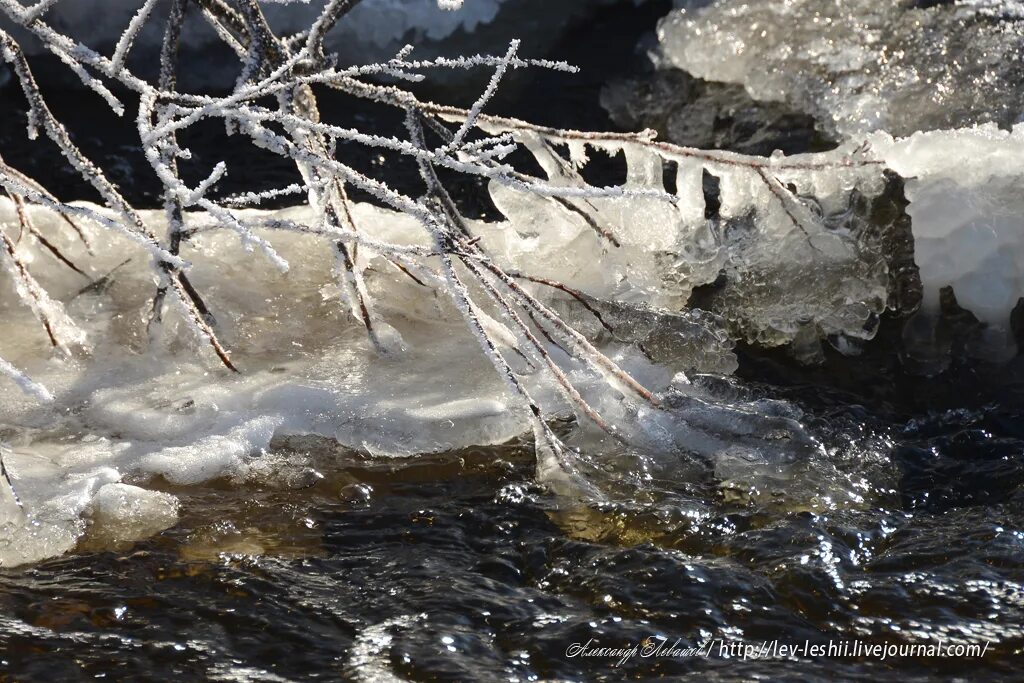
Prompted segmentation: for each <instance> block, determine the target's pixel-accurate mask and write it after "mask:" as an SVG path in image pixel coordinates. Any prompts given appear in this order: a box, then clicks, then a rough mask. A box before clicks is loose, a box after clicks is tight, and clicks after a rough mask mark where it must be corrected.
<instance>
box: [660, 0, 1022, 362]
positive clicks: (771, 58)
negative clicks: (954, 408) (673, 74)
mask: <svg viewBox="0 0 1024 683" xmlns="http://www.w3.org/2000/svg"><path fill="white" fill-rule="evenodd" d="M698 5H699V6H698V7H695V8H689V9H683V10H679V11H676V12H673V13H672V14H670V15H669V16H668V17H667V18H666V19H664V20H663V21H662V23H661V25H660V29H659V37H660V42H661V52H660V56H659V58H660V59H661V60H663V61H664V63H665V64H669V65H672V66H675V67H677V68H681V69H684V70H686V71H688V72H689V73H691V74H693V75H695V76H699V77H701V78H705V79H708V80H714V81H723V82H728V83H739V84H742V85H743V86H745V88H746V89H747V91H748V92H749V93H750V94H751V95H752V96H754V97H755V98H756V99H759V100H768V101H773V100H774V101H786V102H788V103H789V104H791V105H794V106H796V107H798V108H799V109H801V110H803V111H805V112H807V113H809V114H811V115H813V116H814V117H815V119H816V120H817V122H818V123H819V125H821V126H823V127H824V128H825V129H826V130H827V131H828V132H830V133H832V134H836V135H838V136H839V137H840V139H847V140H852V141H861V140H867V141H869V143H870V144H871V145H872V147H873V149H874V153H875V154H876V155H877V156H878V158H880V159H882V160H884V161H885V162H886V164H887V166H888V167H889V168H891V169H893V170H895V171H896V172H898V173H899V174H900V175H901V176H902V177H903V178H905V179H907V184H906V195H907V199H908V200H909V201H910V205H909V208H908V209H907V212H908V214H909V216H910V217H911V220H912V230H913V234H914V243H915V244H914V257H915V261H916V263H917V265H918V267H919V269H920V277H921V281H922V287H923V290H924V297H925V298H924V302H923V308H922V312H921V314H920V315H919V316H918V317H917V318H916V319H915V320H914V321H912V323H911V325H910V326H909V327H908V329H907V335H906V338H907V343H908V347H909V350H910V352H911V353H913V354H917V355H920V356H921V358H922V359H926V358H927V360H926V361H925V362H924V366H923V368H924V369H925V371H927V372H935V371H938V370H940V369H941V368H942V367H943V366H944V364H945V363H946V362H947V361H948V348H944V345H945V346H948V340H947V341H945V342H944V341H943V340H941V339H939V337H940V336H941V335H940V334H938V332H937V330H936V320H937V318H938V309H939V292H940V290H941V289H942V288H943V287H947V286H948V287H952V290H953V292H954V294H955V296H956V300H957V303H958V304H959V305H960V306H962V307H963V308H966V309H968V310H969V311H971V312H972V313H973V314H974V315H975V316H976V317H977V318H978V319H979V320H980V321H981V322H982V323H984V324H985V329H984V330H983V331H982V332H981V333H980V335H979V338H977V339H974V340H973V341H972V343H971V344H970V345H969V349H970V350H971V351H972V352H973V353H975V354H976V355H978V356H980V357H983V358H988V359H991V360H1005V359H1006V358H1009V357H1012V356H1013V355H1014V354H1015V352H1016V344H1015V342H1014V339H1013V334H1012V332H1011V330H1010V316H1011V312H1012V311H1013V309H1014V308H1015V306H1016V305H1017V302H1018V300H1019V299H1020V298H1021V296H1024V287H1022V282H1024V259H1022V252H1021V245H1022V244H1024V223H1022V221H1021V220H1020V219H1019V213H1020V211H1019V209H1020V203H1019V201H1018V200H1017V199H1016V196H1017V194H1018V193H1019V189H1020V187H1021V185H1022V180H1024V173H1022V172H1021V164H1020V161H1019V160H1020V159H1021V158H1022V157H1021V155H1020V152H1021V146H1020V145H1021V138H1020V136H1021V132H1020V127H1019V126H1015V127H1014V128H1013V132H1010V131H1009V130H1007V129H1008V128H1009V127H1010V126H1011V125H1014V124H1017V123H1018V122H1019V121H1020V120H1021V118H1022V116H1024V69H1022V65H1021V59H1022V57H1021V54H1022V52H1021V49H1020V48H1021V46H1022V44H1024V39H1022V36H1024V14H1022V12H1021V10H1020V6H1019V3H1016V2H1005V1H1000V0H957V1H956V2H942V3H919V2H894V3H878V2H870V1H868V0H856V1H853V2H842V3H837V2H831V1H828V0H794V1H792V2H784V3H780V2H768V1H762V2H733V1H732V0H722V1H719V2H714V3H698ZM972 124H976V125H973V126H972ZM997 124H998V126H999V127H1001V128H1002V130H1000V129H999V128H997ZM941 129H949V130H941ZM873 131H874V132H875V133H874V134H871V133H872V132H873ZM922 131H924V132H922ZM869 134H871V135H869ZM890 136H896V137H897V138H900V137H901V136H902V137H906V138H907V139H904V140H898V141H895V142H894V141H893V139H892V137H890ZM907 136H909V137H907Z"/></svg>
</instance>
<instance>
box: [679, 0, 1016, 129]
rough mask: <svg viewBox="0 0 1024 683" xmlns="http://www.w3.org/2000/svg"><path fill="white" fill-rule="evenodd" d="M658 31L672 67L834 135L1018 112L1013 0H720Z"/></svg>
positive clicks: (937, 125)
mask: <svg viewBox="0 0 1024 683" xmlns="http://www.w3.org/2000/svg"><path fill="white" fill-rule="evenodd" d="M700 4H705V3H700ZM659 32H660V39H661V46H662V50H663V53H664V58H665V59H666V60H667V61H668V62H670V63H671V64H673V65H675V66H676V67H678V68H681V69H683V70H685V71H688V72H690V73H691V74H693V75H695V76H699V77H700V78H704V79H707V80H712V81H725V82H729V83H740V84H743V85H744V86H745V87H746V88H747V90H748V91H749V92H750V93H751V95H753V96H754V97H755V98H756V99H759V100H786V101H788V102H790V103H791V104H794V105H796V106H797V107H798V108H800V109H802V110H803V111H805V112H807V113H809V114H812V115H813V116H814V117H815V118H816V119H817V120H818V122H819V123H820V124H821V125H823V126H825V127H826V128H827V129H828V130H830V131H832V132H837V133H839V134H840V135H842V136H848V137H849V136H856V135H860V134H863V133H867V132H871V131H875V130H884V131H887V132H889V133H890V134H892V135H896V136H906V135H910V134H912V133H914V132H915V131H919V130H932V129H943V128H959V127H962V126H966V125H971V124H976V123H987V122H994V123H997V124H999V125H1001V126H1003V127H1007V126H1009V125H1010V124H1014V123H1017V122H1018V121H1019V120H1020V119H1021V115H1022V113H1024V87H1022V85H1024V78H1022V77H1024V64H1022V62H1021V60H1022V56H1021V55H1022V54H1024V50H1022V48H1024V12H1022V11H1021V7H1020V3H1018V2H1012V1H1007V0H956V1H952V2H916V1H912V0H900V1H898V2H895V1H894V2H877V1H876V0H843V1H842V2H836V1H835V0H787V1H786V2H776V1H775V0H754V1H752V2H750V1H743V2H741V1H740V0H722V1H720V2H715V3H712V4H710V5H709V6H707V7H701V8H699V9H689V10H680V11H677V12H674V13H672V14H670V15H669V16H668V17H667V18H666V19H664V20H663V21H662V23H661V25H660V29H659Z"/></svg>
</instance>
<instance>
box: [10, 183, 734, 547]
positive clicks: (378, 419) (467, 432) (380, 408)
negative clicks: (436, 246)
mask: <svg viewBox="0 0 1024 683" xmlns="http://www.w3.org/2000/svg"><path fill="white" fill-rule="evenodd" d="M13 211H14V207H13V205H12V203H11V202H10V201H8V200H6V199H4V200H0V222H4V223H10V222H11V221H13V220H16V219H15V218H14V215H13ZM29 211H30V213H31V215H32V219H33V222H34V224H35V225H36V226H37V227H38V229H39V230H40V231H41V232H43V233H45V234H52V235H54V239H55V240H57V242H58V243H59V244H60V247H61V249H62V250H64V251H65V253H66V254H67V255H68V257H69V258H71V259H75V260H80V262H82V263H90V264H91V267H92V269H93V273H92V277H93V278H95V279H97V280H100V282H99V286H96V285H93V286H89V283H88V281H87V280H85V278H83V277H82V276H81V275H79V274H76V273H74V272H73V271H71V270H70V269H68V268H65V267H64V266H63V265H61V264H60V263H59V262H57V261H56V260H54V259H50V260H49V261H47V260H45V259H42V258H39V259H37V260H36V261H35V262H33V271H34V272H35V273H36V275H37V277H38V278H39V279H40V282H41V283H42V285H43V286H45V287H46V289H47V291H49V292H50V293H51V294H52V295H53V296H54V297H55V298H56V299H57V300H60V301H62V302H63V303H64V306H65V308H66V310H67V313H68V315H69V316H70V317H72V318H73V319H75V320H77V321H81V323H82V327H83V329H84V330H85V331H86V332H87V333H88V335H89V337H90V339H92V340H93V343H94V346H93V352H92V353H91V354H90V353H88V352H87V351H86V350H84V349H77V350H76V351H75V352H74V354H73V357H72V358H70V359H64V360H62V359H60V358H56V357H53V355H52V351H51V350H50V345H49V342H48V340H47V338H46V335H45V334H44V333H43V331H42V329H41V327H40V326H39V325H38V323H37V322H36V321H35V320H34V318H33V317H32V312H31V310H29V309H27V308H26V307H24V306H22V305H20V304H19V303H18V302H17V301H16V299H15V298H14V297H13V296H10V293H8V295H5V296H4V297H2V298H0V310H2V314H3V316H4V320H5V325H6V326H7V327H6V328H5V329H7V330H8V333H6V334H5V335H3V337H2V338H0V354H2V357H4V358H7V359H10V362H11V364H12V365H13V366H15V367H17V368H19V369H23V370H24V373H25V374H27V375H28V376H31V377H32V380H33V381H34V382H36V383H38V384H39V385H40V386H45V387H47V389H48V391H50V392H51V393H52V395H53V397H54V400H53V401H52V402H51V403H39V402H37V401H36V400H34V399H33V398H29V397H27V396H26V394H24V393H23V392H22V390H21V388H20V387H19V385H18V384H17V383H15V382H13V381H11V380H10V379H8V378H6V377H0V381H2V382H3V384H2V385H0V423H2V424H4V425H5V427H4V429H5V432H4V434H5V436H4V439H5V441H6V442H7V443H8V444H9V450H5V452H4V464H5V467H6V469H7V471H8V472H9V474H10V478H11V481H12V483H13V485H14V490H15V491H16V492H17V494H18V495H19V496H20V498H21V501H22V503H23V504H24V510H25V515H26V519H25V520H22V521H19V520H17V519H13V512H12V514H5V519H3V520H2V521H3V523H4V524H5V527H4V532H3V534H2V538H4V540H5V543H4V545H3V547H0V565H3V566H9V565H12V564H20V563H23V562H30V561H34V560H37V559H40V558H43V557H48V556H52V555H57V554H60V553H63V552H66V551H68V550H69V549H71V548H73V547H75V546H76V544H79V543H81V542H82V538H83V535H86V534H88V538H89V539H91V542H96V539H97V538H99V539H103V538H106V539H113V540H112V541H111V542H115V541H116V542H117V543H120V542H122V541H125V540H127V539H131V538H137V537H141V536H145V535H146V534H148V533H152V532H153V531H154V530H157V528H158V527H161V526H162V525H166V524H169V523H171V522H170V521H169V520H171V514H170V511H171V510H172V508H173V502H172V501H171V500H170V499H169V498H166V497H163V496H162V494H161V496H160V497H153V496H149V495H148V494H146V495H144V494H141V493H138V492H137V491H135V490H134V489H125V488H113V489H111V488H109V485H111V484H122V483H125V482H124V481H123V480H124V478H125V477H130V481H131V483H132V485H137V486H143V487H145V486H146V482H147V481H151V480H154V479H157V478H159V479H160V480H164V481H168V482H171V483H173V484H175V485H185V486H187V485H193V484H197V483H201V482H205V481H210V480H214V479H223V480H231V481H248V480H251V479H252V478H253V477H257V478H258V477H259V476H261V475H260V472H261V471H262V469H261V467H260V466H258V465H256V464H254V460H253V457H254V456H258V455H259V454H260V453H262V452H265V451H267V450H269V449H271V448H272V441H273V440H274V439H280V438H285V437H287V436H289V435H302V436H306V435H315V436H319V437H321V438H324V439H328V440H330V441H332V442H337V443H340V444H342V445H344V446H348V447H351V448H353V449H356V450H359V451H362V452H365V453H370V454H373V455H374V456H375V457H388V456H408V455H414V454H423V453H432V452H448V451H452V450H457V449H459V448H464V447H467V446H470V445H487V444H496V443H503V442H505V441H508V440H509V439H512V438H514V437H518V436H520V435H521V434H523V433H524V432H528V431H529V423H528V421H526V420H525V419H524V417H523V414H522V412H521V411H519V410H518V406H517V405H516V404H515V402H514V400H512V398H510V396H509V395H508V394H507V393H506V390H505V387H504V385H503V383H502V382H501V379H500V377H498V375H496V374H495V373H494V371H493V368H491V367H490V365H489V364H488V362H487V361H486V359H485V358H484V357H483V356H482V355H481V354H480V353H478V352H477V351H476V347H475V342H474V341H473V339H472V337H471V336H470V335H469V332H468V330H467V328H466V326H465V322H464V321H463V320H462V319H461V317H460V316H459V315H458V313H457V311H456V310H455V309H454V307H453V306H452V305H451V303H449V302H448V301H447V300H446V299H445V298H439V297H438V296H436V295H435V293H434V291H433V290H432V289H430V288H426V287H423V286H422V285H420V284H418V283H416V282H415V281H413V280H412V279H411V278H409V277H408V276H407V275H405V274H404V273H402V272H401V271H399V270H398V269H396V268H395V267H394V266H393V265H391V264H389V263H388V262H386V261H384V260H383V259H380V258H379V257H376V256H373V255H372V254H370V252H369V250H360V254H359V260H360V266H361V267H362V268H363V272H364V275H365V277H366V281H367V286H368V288H369V291H370V294H371V296H373V297H374V298H375V300H376V302H377V307H378V311H379V315H380V316H381V318H382V320H384V321H387V322H388V323H389V324H390V325H392V326H394V328H395V329H396V330H397V332H398V333H400V334H401V336H402V338H403V339H404V340H405V342H406V346H405V348H404V350H401V351H400V352H397V353H395V354H389V355H387V356H381V355H379V354H378V353H377V351H376V350H375V349H374V348H373V347H372V345H371V344H370V342H369V341H368V340H367V337H366V334H365V330H364V329H363V328H362V326H361V325H360V324H358V323H357V322H356V321H355V320H353V319H352V317H351V315H350V313H349V312H348V311H347V310H346V309H345V308H344V307H343V306H341V305H340V302H339V301H338V293H337V288H336V286H335V285H334V284H333V274H332V265H333V256H332V254H331V250H330V249H329V248H325V246H326V245H324V244H323V243H322V242H321V241H320V240H319V238H317V237H315V236H303V235H300V234H297V233H277V234H274V235H273V241H274V245H275V247H276V248H277V249H278V250H279V251H280V253H281V254H282V255H283V256H284V257H286V258H287V259H288V261H289V263H290V264H291V268H290V269H289V271H288V272H287V273H282V272H280V271H279V270H277V269H276V268H275V267H274V265H273V263H271V262H269V261H268V260H267V259H265V258H263V257H262V255H260V254H259V253H252V252H246V251H244V250H242V249H239V248H238V247H237V236H234V235H233V234H231V233H230V231H216V232H209V233H204V234H200V235H197V236H195V237H194V238H193V240H192V242H191V244H192V245H193V246H192V247H190V249H195V250H196V251H194V252H192V251H189V252H186V253H184V254H183V255H185V256H186V257H189V253H191V254H192V255H193V256H194V255H195V254H196V253H199V252H201V253H202V256H203V258H202V259H197V260H196V261H195V264H194V265H193V267H192V268H191V269H190V276H191V278H192V281H193V282H194V283H195V285H196V286H197V287H198V288H200V289H201V290H202V291H203V293H204V296H205V297H207V299H208V301H210V302H211V305H212V306H213V311H214V314H215V316H216V318H217V321H218V331H219V332H220V334H221V337H222V339H224V341H225V343H226V344H228V345H229V346H230V347H231V348H232V351H233V353H234V359H235V362H236V363H237V365H238V366H239V368H240V370H241V374H238V375H235V374H233V373H230V372H229V371H227V370H225V369H224V368H223V367H220V366H218V365H217V364H216V359H215V358H210V359H208V360H204V355H203V352H204V348H203V346H202V343H201V342H198V341H196V340H195V338H194V337H193V335H192V334H191V332H190V330H188V328H187V327H186V324H185V322H184V321H183V320H181V319H180V318H179V317H178V316H177V315H176V314H175V313H173V312H172V313H170V314H169V315H168V316H167V318H166V320H165V322H164V329H163V330H162V331H161V332H160V333H159V334H157V335H154V336H153V338H152V340H151V339H150V337H149V335H148V334H147V332H146V328H145V321H146V318H147V311H148V309H149V306H150V300H151V297H152V296H153V293H154V291H155V286H156V283H155V281H154V279H153V276H152V274H151V271H150V270H149V267H148V255H147V254H146V253H145V251H144V250H143V249H141V248H140V247H139V246H138V245H135V244H133V243H131V242H129V241H128V240H127V239H126V238H124V237H123V236H120V235H119V234H117V233H114V232H111V231H98V232H96V234H95V235H94V243H93V246H94V248H95V252H96V257H94V258H92V259H91V260H90V259H86V258H85V252H84V247H83V246H82V244H81V243H80V242H77V241H76V240H75V239H73V238H71V237H63V236H60V235H61V230H60V227H59V226H60V223H59V220H58V219H57V218H56V217H55V216H54V215H53V214H51V213H50V212H48V211H47V210H44V209H41V208H39V207H30V208H29ZM309 212H310V209H309V208H308V207H305V208H303V207H300V208H295V209H288V210H284V211H282V212H278V213H276V214H275V215H276V216H277V217H279V218H283V217H290V218H293V219H303V218H305V220H309V218H308V215H307V214H308V213H309ZM354 212H355V217H356V219H357V221H358V223H359V225H360V226H361V229H362V230H365V231H366V234H368V235H372V236H373V237H375V238H377V239H387V240H389V241H392V242H395V243H406V244H416V243H426V234H425V232H424V231H423V230H422V228H421V226H419V224H418V223H417V222H416V221H415V220H414V219H412V218H409V217H406V216H403V215H401V214H396V213H393V212H391V211H386V210H383V209H378V208H374V207H372V206H370V205H366V204H359V205H356V206H355V207H354ZM144 217H145V219H146V220H147V221H148V222H151V223H152V225H153V227H154V229H155V230H157V231H163V230H165V229H166V226H165V224H164V223H163V215H162V212H155V211H154V212H145V213H144ZM187 220H188V222H191V221H193V220H194V221H197V222H200V223H202V222H203V220H202V218H201V217H200V216H198V215H196V214H193V215H190V217H189V218H188V219H187ZM575 229H576V230H577V231H578V232H581V231H583V230H586V231H590V230H591V229H590V228H589V227H588V226H583V227H582V228H580V227H579V226H576V227H575ZM474 230H477V231H479V233H480V234H481V235H482V236H483V239H484V240H485V241H486V242H487V243H488V244H491V245H496V244H498V243H499V242H501V241H504V242H506V243H507V245H508V246H507V248H504V249H501V250H500V253H501V254H502V257H503V258H505V259H508V260H509V261H510V263H512V264H513V265H515V263H516V259H517V258H526V256H524V254H527V253H528V251H527V250H526V249H525V247H524V245H523V244H521V242H522V241H523V238H520V237H517V236H513V235H512V234H511V233H516V235H518V232H517V231H516V230H515V229H514V228H512V227H510V225H509V224H506V223H499V224H484V223H479V224H474ZM528 239H529V238H527V240H528ZM21 250H22V251H27V248H26V247H25V246H23V247H21ZM578 256H579V257H580V259H581V263H580V267H579V268H577V270H578V271H579V276H578V278H568V279H567V282H569V283H570V284H572V285H575V286H581V285H582V284H583V283H584V282H585V281H598V279H597V278H595V277H594V276H593V274H592V273H591V272H590V271H595V270H599V269H600V268H599V263H598V261H597V260H596V259H594V258H591V257H589V256H588V255H587V254H584V253H582V252H580V253H579V254H578ZM126 258H127V259H129V261H128V262H127V263H124V261H125V259H126ZM520 265H522V264H521V263H520ZM107 274H109V276H107ZM104 276H107V277H104ZM101 278H102V279H101ZM535 287H536V288H537V291H538V295H539V296H541V297H542V298H544V299H546V300H548V301H550V302H551V303H552V305H555V306H565V305H566V303H565V300H566V299H569V298H570V297H566V296H565V295H564V294H562V293H561V292H559V291H556V290H552V289H550V288H548V287H544V286H542V285H535ZM597 292H598V293H601V294H604V293H605V292H602V291H600V290H597ZM621 315H622V314H621V313H620V317H621ZM651 315H652V314H648V317H650V316H651ZM617 321H618V319H617V318H616V322H617ZM655 322H656V320H655V321H652V322H649V323H648V333H647V334H645V335H644V338H647V337H648V336H650V335H651V334H653V333H654V332H655V328H656V325H655ZM496 324H497V323H496ZM715 330H716V328H715V322H714V320H713V319H707V320H703V321H690V322H689V323H688V326H683V327H677V328H673V329H672V331H670V332H669V331H666V332H665V333H666V334H676V335H679V336H681V337H682V338H690V337H692V338H693V339H700V337H699V335H711V337H712V338H719V339H721V338H722V335H723V333H722V332H721V331H717V332H716V331H715ZM716 334H717V337H715V335H716ZM510 343H515V341H514V339H511V340H510ZM604 346H605V348H608V349H611V351H609V352H612V351H614V352H615V354H616V358H617V360H618V362H620V363H622V364H624V365H626V366H628V367H629V368H630V370H631V371H633V372H634V373H635V374H636V375H637V376H639V377H641V378H642V379H643V380H644V381H650V382H651V383H652V384H653V385H657V384H658V383H659V382H660V383H661V384H662V385H667V383H668V381H669V380H670V379H671V374H672V373H671V371H669V370H664V369H659V367H658V366H657V365H655V364H653V363H652V362H651V361H650V360H648V359H646V358H644V357H643V355H642V354H640V353H638V352H637V351H636V350H635V349H634V350H631V348H632V347H631V345H630V341H629V340H628V339H626V338H622V339H617V338H615V337H609V338H607V339H606V340H605V342H604ZM686 348H689V349H690V351H687V350H686ZM197 351H199V352H200V353H199V354H197ZM691 352H692V357H689V358H688V359H687V354H690V353H691ZM729 358H731V345H730V344H729V343H727V342H725V341H722V342H721V343H720V344H719V346H716V347H712V348H710V349H705V348H703V347H702V346H701V345H699V344H691V345H690V346H689V347H680V350H679V351H678V352H677V354H676V361H677V362H678V363H679V364H680V366H681V367H685V368H687V369H692V368H704V369H719V368H725V369H729V368H731V367H732V365H731V363H734V361H730V360H729ZM521 370H522V371H523V372H524V374H525V375H526V381H527V382H528V383H531V392H532V393H533V394H534V395H535V396H536V397H537V398H538V400H540V401H542V402H543V403H544V405H546V406H547V407H548V408H550V409H552V410H554V411H555V412H559V411H564V410H565V409H566V408H567V406H565V404H564V403H563V402H562V400H561V399H560V398H559V397H558V392H557V390H556V389H555V388H554V387H553V386H549V384H548V383H547V382H546V381H541V378H540V377H533V376H532V375H533V374H535V373H534V371H531V370H530V369H529V368H527V367H524V368H522V369H521ZM570 372H571V373H573V375H574V381H576V383H577V384H578V385H579V386H580V387H581V390H582V391H583V392H585V393H586V394H587V395H588V397H589V398H590V399H591V400H593V401H594V403H595V405H598V404H600V401H605V402H606V403H609V406H608V408H609V409H610V410H618V411H620V412H621V411H622V410H624V407H623V406H621V405H617V404H618V401H611V400H610V399H608V398H602V396H603V395H604V394H607V393H608V392H607V390H606V388H605V384H604V382H603V380H602V378H601V377H600V375H599V374H597V373H594V372H593V371H592V370H587V369H585V368H572V369H570ZM103 492H105V493H103ZM101 493H102V496H103V497H100V498H99V499H97V496H100V495H101ZM13 510H14V508H11V511H13ZM0 511H4V512H5V513H6V512H7V511H8V510H7V507H6V504H5V507H4V508H0ZM121 517H124V519H120V518H121ZM94 527H95V528H94ZM101 527H102V528H101Z"/></svg>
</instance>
